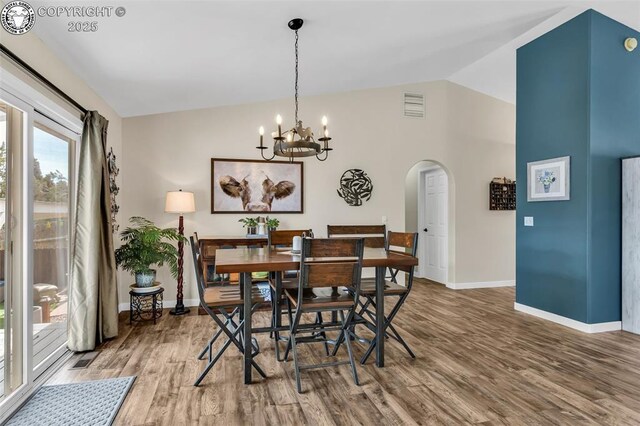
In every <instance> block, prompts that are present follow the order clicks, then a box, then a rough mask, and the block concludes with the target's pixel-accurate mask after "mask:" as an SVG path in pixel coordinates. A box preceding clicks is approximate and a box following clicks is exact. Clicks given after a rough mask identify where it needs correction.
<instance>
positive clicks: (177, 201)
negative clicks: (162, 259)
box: [164, 189, 196, 315]
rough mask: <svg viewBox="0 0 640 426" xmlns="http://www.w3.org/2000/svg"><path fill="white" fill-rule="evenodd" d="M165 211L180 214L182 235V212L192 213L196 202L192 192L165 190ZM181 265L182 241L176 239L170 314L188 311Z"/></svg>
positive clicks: (182, 259)
mask: <svg viewBox="0 0 640 426" xmlns="http://www.w3.org/2000/svg"><path fill="white" fill-rule="evenodd" d="M164 211H165V212H166V213H177V214H179V215H180V219H179V220H178V233H180V235H181V236H184V217H183V216H182V215H183V214H184V213H193V212H195V211H196V202H195V199H194V197H193V192H187V191H182V189H180V190H178V191H169V192H167V199H166V202H165V206H164ZM183 266H184V243H183V242H182V241H178V293H177V295H176V307H175V308H173V309H172V310H171V311H170V313H171V315H184V314H188V313H189V308H185V307H184V302H183V294H182V287H183V284H184V282H183V280H184V278H183Z"/></svg>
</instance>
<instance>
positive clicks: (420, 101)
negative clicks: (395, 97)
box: [404, 93, 424, 118]
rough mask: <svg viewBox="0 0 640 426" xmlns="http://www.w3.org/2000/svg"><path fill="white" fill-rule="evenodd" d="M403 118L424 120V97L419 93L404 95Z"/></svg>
mask: <svg viewBox="0 0 640 426" xmlns="http://www.w3.org/2000/svg"><path fill="white" fill-rule="evenodd" d="M404 116H405V117H412V118H424V95H423V94H420V93H405V94H404Z"/></svg>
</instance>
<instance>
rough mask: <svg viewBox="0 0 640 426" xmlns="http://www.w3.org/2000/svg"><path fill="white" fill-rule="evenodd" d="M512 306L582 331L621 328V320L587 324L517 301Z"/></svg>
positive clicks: (605, 330)
mask: <svg viewBox="0 0 640 426" xmlns="http://www.w3.org/2000/svg"><path fill="white" fill-rule="evenodd" d="M513 308H514V309H515V310H516V311H519V312H523V313H525V314H529V315H533V316H535V317H538V318H542V319H545V320H547V321H551V322H555V323H556V324H560V325H564V326H565V327H569V328H573V329H574V330H578V331H582V332H583V333H604V332H607V331H619V330H622V321H612V322H599V323H596V324H587V323H584V322H580V321H576V320H573V319H571V318H567V317H563V316H562V315H557V314H552V313H551V312H547V311H543V310H542V309H537V308H532V307H531V306H527V305H522V304H520V303H517V302H515V303H514V304H513Z"/></svg>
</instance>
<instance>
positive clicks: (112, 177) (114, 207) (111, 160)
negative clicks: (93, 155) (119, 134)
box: [107, 148, 120, 234]
mask: <svg viewBox="0 0 640 426" xmlns="http://www.w3.org/2000/svg"><path fill="white" fill-rule="evenodd" d="M107 167H108V168H109V188H110V190H111V226H112V232H113V233H114V234H115V233H116V232H118V229H120V225H118V223H117V222H116V215H117V214H118V211H119V210H120V206H119V205H118V203H117V201H116V196H117V195H118V192H120V187H119V186H118V184H117V183H116V177H117V176H118V174H119V173H120V169H119V168H118V166H117V165H116V156H115V154H114V153H113V148H110V149H109V153H108V154H107Z"/></svg>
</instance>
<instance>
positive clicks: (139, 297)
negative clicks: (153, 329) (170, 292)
mask: <svg viewBox="0 0 640 426" xmlns="http://www.w3.org/2000/svg"><path fill="white" fill-rule="evenodd" d="M152 288H153V289H154V290H153V291H149V292H139V291H135V290H134V289H133V288H132V289H131V291H129V324H133V322H134V321H151V320H153V323H154V324H155V323H156V321H157V320H158V318H160V317H161V316H162V298H163V297H162V295H163V293H164V288H162V287H161V286H159V285H158V286H154V287H152Z"/></svg>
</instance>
